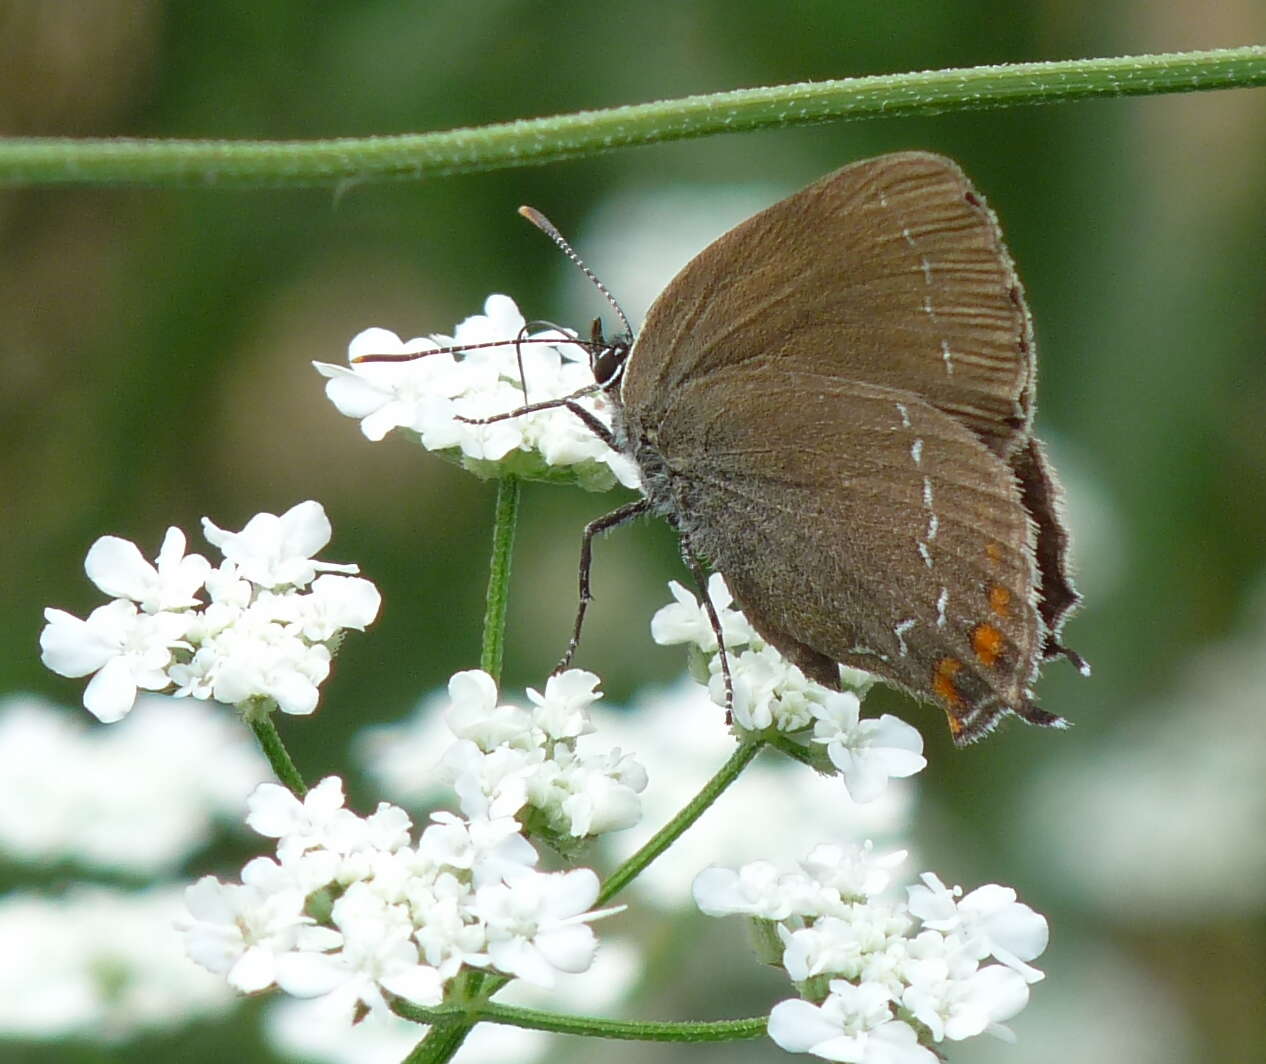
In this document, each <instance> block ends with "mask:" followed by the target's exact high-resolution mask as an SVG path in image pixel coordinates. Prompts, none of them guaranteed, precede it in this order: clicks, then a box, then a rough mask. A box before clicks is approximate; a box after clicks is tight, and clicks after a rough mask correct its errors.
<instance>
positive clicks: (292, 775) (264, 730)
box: [243, 704, 308, 798]
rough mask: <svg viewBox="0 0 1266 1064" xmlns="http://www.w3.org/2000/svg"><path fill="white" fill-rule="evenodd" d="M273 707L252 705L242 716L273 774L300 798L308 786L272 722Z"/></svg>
mask: <svg viewBox="0 0 1266 1064" xmlns="http://www.w3.org/2000/svg"><path fill="white" fill-rule="evenodd" d="M274 709H276V706H275V705H274V704H270V705H269V706H267V707H265V706H259V707H252V708H251V709H249V710H247V711H246V712H245V713H244V714H243V716H244V717H245V719H246V723H247V724H249V725H250V726H251V731H253V732H254V733H255V738H256V740H258V742H259V747H260V749H261V750H263V751H264V756H265V757H266V758H268V763H269V764H270V765H272V769H273V775H274V776H276V777H277V779H279V780H280V781H281V784H282V786H283V787H285V788H286V790H288V791H289V792H290V793H291V794H293V795H294V796H295V797H296V798H302V797H303V796H304V795H305V794H307V793H308V787H307V784H305V783H304V782H303V777H302V776H301V775H299V770H298V768H296V767H295V763H294V760H293V759H292V758H291V756H290V751H288V750H287V749H286V745H285V743H283V742H282V741H281V736H280V735H279V734H278V732H277V725H276V724H274V723H273V714H272V711H273V710H274Z"/></svg>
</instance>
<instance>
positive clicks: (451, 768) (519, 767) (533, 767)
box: [444, 669, 646, 844]
mask: <svg viewBox="0 0 1266 1064" xmlns="http://www.w3.org/2000/svg"><path fill="white" fill-rule="evenodd" d="M597 685H598V677H596V676H595V675H594V674H593V673H591V672H584V671H582V670H580V669H569V670H568V671H567V672H564V673H561V674H559V675H557V676H551V677H550V678H549V680H548V681H547V683H546V684H545V693H544V694H541V693H540V692H538V691H535V690H533V689H532V688H528V692H527V693H528V698H529V699H530V700H531V701H532V703H533V708H532V709H531V710H525V709H520V708H519V707H517V706H498V705H497V687H496V684H495V683H493V680H492V677H490V676H489V675H488V674H487V673H485V672H480V671H478V670H472V671H470V672H459V673H457V674H456V675H455V676H454V677H453V678H452V679H451V680H450V681H449V685H448V694H449V699H450V707H449V710H448V713H447V714H446V721H447V723H448V727H449V729H450V730H451V731H452V732H453V734H454V735H456V736H457V742H456V743H454V744H453V745H452V746H450V747H449V749H448V751H447V753H446V754H445V755H444V768H445V770H446V774H447V778H448V780H449V781H451V782H452V784H453V788H454V790H456V792H457V795H458V797H459V799H460V800H461V810H462V812H463V813H464V814H465V815H466V816H468V817H472V818H475V817H512V816H519V817H520V819H522V820H524V821H525V823H528V824H530V826H531V828H532V830H533V833H534V834H539V835H542V836H544V837H547V838H549V839H550V840H551V841H552V842H554V843H555V844H564V843H565V842H566V840H568V839H580V838H585V837H587V836H591V835H601V834H605V833H607V832H610V831H620V830H622V829H624V828H628V827H632V826H633V825H635V824H636V823H637V822H638V821H639V820H640V819H641V815H642V806H641V800H640V799H639V797H638V796H639V795H640V794H641V792H642V791H643V790H644V789H645V788H646V770H645V769H644V768H643V767H642V766H641V764H639V763H638V762H637V761H636V760H634V758H633V757H632V755H630V754H625V753H622V752H621V751H620V750H619V749H615V750H609V751H606V752H603V753H599V754H581V753H579V752H578V751H577V740H578V739H579V738H580V737H581V736H583V735H586V734H589V733H591V732H592V731H593V730H594V726H593V723H592V721H591V719H590V716H589V706H591V705H592V704H593V703H594V702H595V701H597V699H599V698H601V697H602V696H601V695H600V694H599V693H598V691H597Z"/></svg>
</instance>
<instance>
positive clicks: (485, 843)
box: [418, 813, 538, 886]
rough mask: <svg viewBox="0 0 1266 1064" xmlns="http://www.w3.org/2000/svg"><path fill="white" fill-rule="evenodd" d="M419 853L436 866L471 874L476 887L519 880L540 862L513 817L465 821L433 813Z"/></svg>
mask: <svg viewBox="0 0 1266 1064" xmlns="http://www.w3.org/2000/svg"><path fill="white" fill-rule="evenodd" d="M418 852H419V853H420V854H422V855H424V856H425V857H427V858H428V859H429V860H430V861H432V862H433V863H434V864H437V865H441V864H442V865H448V866H449V867H451V868H455V869H461V870H468V871H469V872H470V873H471V878H472V880H473V881H474V883H475V885H476V886H482V885H483V884H486V883H500V882H502V881H504V880H512V879H517V878H519V877H520V876H522V875H525V874H527V873H529V872H531V869H532V866H533V865H535V864H536V862H537V860H538V855H537V852H536V850H534V849H533V848H532V844H531V843H530V842H528V840H527V839H525V838H524V837H523V836H522V835H520V834H519V824H518V821H516V820H515V819H514V818H513V817H500V818H498V819H496V820H471V821H465V820H462V819H461V818H460V817H457V816H454V815H453V814H452V813H432V814H431V825H430V826H429V827H428V828H427V829H426V830H425V831H424V832H422V838H421V839H420V840H419V841H418Z"/></svg>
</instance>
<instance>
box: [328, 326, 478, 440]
mask: <svg viewBox="0 0 1266 1064" xmlns="http://www.w3.org/2000/svg"><path fill="white" fill-rule="evenodd" d="M441 346H443V345H442V344H441V343H437V342H436V341H435V340H431V339H428V338H426V337H418V338H415V339H413V340H410V341H408V343H405V342H404V341H402V340H401V339H400V337H399V336H397V335H396V334H395V333H393V332H390V331H388V330H387V329H366V330H364V331H363V332H361V333H359V334H357V335H356V336H355V337H353V338H352V342H351V343H350V344H349V345H348V349H347V355H348V358H349V359H355V358H359V357H361V356H362V355H400V354H413V353H416V352H422V351H436V350H438V349H439V348H440V347H441ZM313 366H315V367H316V370H317V372H318V373H320V374H321V375H322V376H323V377H327V378H328V379H329V383H328V384H327V385H326V386H325V394H326V395H327V396H328V397H329V399H330V402H332V403H333V404H334V406H335V407H336V408H337V409H338V412H339V413H340V414H344V415H346V416H347V417H354V418H357V419H358V420H359V421H360V423H361V426H360V427H361V431H362V432H363V433H364V434H365V437H366V439H369V440H373V441H374V442H377V441H379V440H381V439H383V438H384V437H385V436H386V435H387V433H388V432H390V431H391V430H392V429H394V428H412V429H414V430H415V431H418V432H421V431H422V430H423V429H424V427H425V426H426V425H428V424H429V423H431V422H432V421H435V420H439V418H440V417H444V418H445V419H451V416H452V413H451V411H452V406H451V403H450V402H449V400H451V399H452V398H453V397H454V396H457V395H460V394H461V392H462V390H463V389H464V388H465V387H466V385H465V373H464V372H463V370H462V369H461V368H460V366H459V364H458V362H457V360H456V359H455V358H454V357H453V356H452V355H428V356H427V357H425V358H418V359H414V360H412V361H409V362H363V363H358V364H356V365H354V366H353V367H352V368H351V369H348V368H347V367H345V366H335V365H331V364H330V363H328V362H314V363H313ZM441 412H442V413H441ZM437 415H438V416H437Z"/></svg>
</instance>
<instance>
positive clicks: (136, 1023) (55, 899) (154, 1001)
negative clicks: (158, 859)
mask: <svg viewBox="0 0 1266 1064" xmlns="http://www.w3.org/2000/svg"><path fill="white" fill-rule="evenodd" d="M102 730H103V729H93V731H94V732H100V731H102ZM116 730H117V729H108V731H111V732H113V731H116ZM183 908H184V905H183V888H180V889H177V888H174V887H150V888H147V889H145V890H130V891H124V890H121V889H118V888H107V887H101V886H85V885H83V884H79V885H71V886H70V887H69V888H68V889H66V890H64V891H63V890H58V891H53V892H49V893H46V894H38V895H37V894H35V893H32V892H28V891H23V890H10V891H8V892H6V893H5V894H3V895H2V896H0V942H3V943H4V951H5V952H4V963H3V964H0V1031H3V1034H4V1039H5V1044H6V1045H8V1046H11V1047H13V1052H12V1053H10V1052H9V1051H8V1050H6V1051H5V1052H4V1054H3V1055H4V1056H5V1057H7V1058H8V1059H10V1060H13V1059H18V1058H20V1057H21V1056H22V1055H23V1054H24V1053H27V1054H35V1055H41V1054H40V1050H41V1049H42V1050H46V1052H44V1053H43V1054H42V1055H44V1056H51V1057H52V1058H54V1059H55V1058H57V1057H59V1056H61V1052H60V1050H59V1049H57V1048H56V1046H57V1045H59V1044H60V1045H62V1046H63V1047H64V1046H65V1045H66V1044H67V1041H68V1040H73V1042H74V1043H75V1044H76V1045H78V1046H80V1047H82V1048H81V1049H80V1050H75V1051H74V1052H86V1053H87V1054H88V1055H94V1056H96V1057H98V1059H108V1058H112V1057H113V1058H115V1059H118V1058H120V1057H128V1056H134V1055H135V1051H134V1050H129V1049H127V1048H125V1047H126V1046H135V1045H138V1044H142V1043H141V1042H140V1041H138V1040H143V1039H144V1037H145V1036H146V1035H147V1034H150V1035H152V1034H155V1033H159V1032H162V1031H167V1032H170V1034H168V1035H167V1036H166V1037H169V1038H170V1037H172V1036H175V1037H176V1038H179V1037H180V1036H181V1033H182V1032H187V1031H188V1030H189V1025H190V1024H191V1023H194V1022H197V1021H198V1020H202V1021H204V1022H205V1021H209V1020H212V1019H218V1020H225V1021H227V1022H232V1015H233V1014H232V1010H233V1009H234V1007H235V1006H236V1000H235V995H234V994H233V992H232V991H231V990H230V989H229V987H228V986H227V985H226V984H225V982H224V979H223V978H216V977H214V976H212V975H211V974H210V973H209V972H207V971H205V970H204V969H203V968H201V967H199V966H197V965H193V964H190V963H189V958H188V957H187V956H186V955H185V952H184V950H183V949H182V948H181V941H180V938H179V937H178V936H176V935H173V934H172V933H171V930H172V923H173V920H174V919H175V918H176V917H177V916H178V914H179V913H180V912H182V911H183ZM37 1044H38V1045H39V1049H37V1048H36V1045H37ZM18 1045H22V1046H24V1048H22V1049H19V1048H17V1046H18ZM28 1047H29V1048H28ZM88 1047H94V1048H91V1049H90V1048H88ZM68 1055H69V1053H68Z"/></svg>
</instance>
